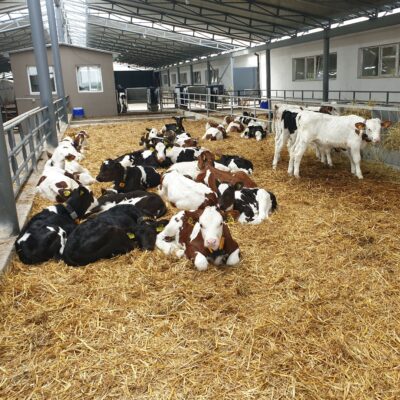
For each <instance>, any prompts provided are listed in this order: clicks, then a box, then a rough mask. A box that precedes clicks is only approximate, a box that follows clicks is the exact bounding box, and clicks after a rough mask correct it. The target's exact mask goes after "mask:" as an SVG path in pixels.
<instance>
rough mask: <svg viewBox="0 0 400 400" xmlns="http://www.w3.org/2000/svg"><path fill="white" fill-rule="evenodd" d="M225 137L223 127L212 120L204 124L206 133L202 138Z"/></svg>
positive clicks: (219, 138) (221, 138) (216, 138)
mask: <svg viewBox="0 0 400 400" xmlns="http://www.w3.org/2000/svg"><path fill="white" fill-rule="evenodd" d="M226 137H227V135H226V130H225V127H224V126H223V125H222V124H218V123H216V122H213V121H209V122H207V124H206V133H205V134H204V135H203V137H202V139H203V140H223V139H225V138H226Z"/></svg>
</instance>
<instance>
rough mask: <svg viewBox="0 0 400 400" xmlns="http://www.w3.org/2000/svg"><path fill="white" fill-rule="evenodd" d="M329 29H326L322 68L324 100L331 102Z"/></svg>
mask: <svg viewBox="0 0 400 400" xmlns="http://www.w3.org/2000/svg"><path fill="white" fill-rule="evenodd" d="M329 44H330V43H329V29H325V35H324V54H323V66H322V69H323V71H322V100H323V101H328V100H329Z"/></svg>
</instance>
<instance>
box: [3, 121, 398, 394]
mask: <svg viewBox="0 0 400 400" xmlns="http://www.w3.org/2000/svg"><path fill="white" fill-rule="evenodd" d="M164 122H167V120H164V121H163V120H154V121H151V120H149V121H140V122H139V121H132V122H127V123H121V124H114V125H98V126H95V125H91V126H88V127H86V128H85V129H87V131H88V133H89V135H90V151H89V152H88V153H87V157H86V159H85V160H84V161H83V165H84V166H85V167H86V168H88V169H89V170H90V172H91V173H92V174H93V175H94V176H95V175H96V174H97V172H98V170H99V167H100V164H101V162H102V161H103V160H105V159H106V158H108V157H116V156H119V155H121V154H123V153H126V152H129V151H132V150H135V149H138V148H139V145H138V142H139V139H140V136H141V135H142V134H143V133H144V132H145V128H146V127H152V126H155V127H157V128H161V126H162V125H163V124H164ZM184 125H185V128H186V130H187V131H188V132H190V133H191V134H192V136H194V137H201V136H202V135H203V134H204V126H205V122H204V120H202V121H191V120H185V124H184ZM74 131H76V128H75V127H74ZM71 132H72V129H70V130H69V131H68V133H71ZM202 144H203V145H204V146H206V147H208V148H209V149H210V150H212V151H219V152H222V153H224V154H238V155H241V156H244V157H246V158H248V159H250V160H252V161H253V163H254V175H253V178H254V180H255V181H256V182H257V183H258V185H259V187H262V188H266V189H268V190H271V191H272V192H274V193H275V194H276V196H277V200H278V204H279V208H278V211H277V212H276V213H274V214H273V215H272V216H271V217H270V218H269V219H268V220H266V221H264V222H263V223H262V224H260V225H240V224H238V223H233V224H231V225H230V230H231V232H232V235H233V237H234V238H235V239H236V240H237V241H238V242H239V246H240V248H241V251H242V261H241V262H240V264H239V266H237V267H235V268H229V267H224V268H218V267H211V268H210V269H209V270H208V271H206V272H197V271H196V270H195V269H194V267H193V265H192V263H191V262H189V261H187V260H185V259H180V260H176V259H174V258H169V257H166V256H164V255H163V254H162V253H161V252H159V251H157V250H155V251H153V252H140V251H138V250H135V251H133V252H131V253H128V254H126V255H123V256H119V257H115V258H113V259H110V260H101V261H98V262H96V263H93V264H91V265H89V266H87V267H83V268H75V269H74V268H71V267H67V266H66V265H65V264H64V263H63V262H55V261H52V262H46V263H44V264H42V265H38V266H35V267H27V266H25V265H23V264H22V263H21V262H20V261H19V260H18V259H17V258H14V259H13V261H12V265H11V267H10V269H9V270H8V271H7V272H6V273H5V274H4V275H3V276H2V278H1V294H0V320H1V326H2V329H1V331H0V343H1V365H0V376H1V380H0V398H2V399H7V400H13V399H18V400H20V399H66V400H73V399H83V398H84V399H108V398H116V399H192V398H196V399H267V398H268V399H288V398H296V399H307V400H310V399H317V398H318V399H320V398H324V399H338V398H341V399H358V400H359V399H372V398H374V399H398V398H400V386H399V380H400V370H399V354H398V349H399V332H398V330H399V319H400V276H399V265H400V235H399V233H400V232H399V221H400V207H399V194H400V186H399V184H400V177H399V173H398V172H396V171H394V170H391V169H388V168H386V167H383V166H382V165H381V164H379V165H378V164H375V163H372V162H363V166H362V168H363V172H364V180H362V181H359V180H358V179H356V178H355V177H353V176H352V175H351V174H350V168H349V162H348V160H347V159H346V158H345V157H340V156H339V155H337V156H335V157H334V164H335V166H334V168H332V169H329V168H327V167H324V166H322V164H320V163H319V162H318V161H317V160H316V159H315V155H314V154H313V153H311V152H310V153H307V154H306V156H305V157H304V162H303V170H302V171H303V175H302V178H301V179H300V180H296V179H294V178H289V177H288V176H287V172H286V168H287V161H288V156H287V152H286V150H285V151H284V152H283V158H282V160H281V162H280V164H279V166H278V169H277V170H276V171H273V170H272V168H271V161H272V157H273V150H274V144H273V137H267V139H266V140H264V141H261V142H256V141H252V140H247V141H246V140H244V139H240V138H239V137H234V135H231V136H230V137H229V138H228V139H227V140H224V141H221V142H211V143H210V142H204V143H202ZM106 186H107V184H104V183H103V184H100V183H96V184H95V185H93V187H94V191H95V194H96V196H99V195H100V190H101V188H102V187H106ZM47 205H49V203H48V202H46V201H44V200H42V199H39V198H36V199H35V202H34V207H33V210H32V213H36V212H38V211H40V210H41V209H42V208H43V207H45V206H47ZM174 212H175V210H174V209H173V208H172V207H169V213H168V217H169V216H171V215H172V214H173V213H174Z"/></svg>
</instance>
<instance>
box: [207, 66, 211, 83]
mask: <svg viewBox="0 0 400 400" xmlns="http://www.w3.org/2000/svg"><path fill="white" fill-rule="evenodd" d="M207 85H211V63H210V61H209V60H207Z"/></svg>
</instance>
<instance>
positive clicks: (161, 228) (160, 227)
mask: <svg viewBox="0 0 400 400" xmlns="http://www.w3.org/2000/svg"><path fill="white" fill-rule="evenodd" d="M163 230H164V227H163V226H162V225H159V226H157V228H156V231H157V232H162V231H163Z"/></svg>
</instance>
